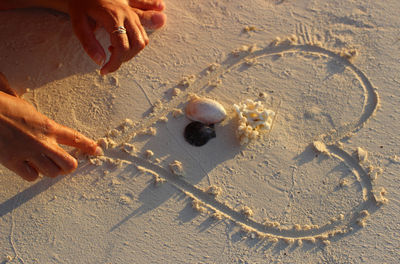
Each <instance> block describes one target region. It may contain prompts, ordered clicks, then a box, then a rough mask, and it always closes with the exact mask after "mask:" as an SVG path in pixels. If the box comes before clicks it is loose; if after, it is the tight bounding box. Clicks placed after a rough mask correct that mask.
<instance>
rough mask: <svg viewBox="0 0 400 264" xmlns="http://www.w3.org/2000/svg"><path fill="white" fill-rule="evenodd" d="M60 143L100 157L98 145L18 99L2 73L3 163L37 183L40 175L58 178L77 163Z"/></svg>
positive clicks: (0, 137) (0, 131) (0, 158)
mask: <svg viewBox="0 0 400 264" xmlns="http://www.w3.org/2000/svg"><path fill="white" fill-rule="evenodd" d="M58 144H64V145H69V146H73V147H77V148H79V149H81V150H83V151H84V152H86V153H88V154H91V155H100V154H101V153H102V151H101V149H100V148H99V147H98V146H97V144H96V142H94V141H93V140H91V139H89V138H87V137H85V136H84V135H82V134H80V133H79V132H77V131H75V130H73V129H71V128H68V127H65V126H62V125H60V124H57V123H56V122H54V121H53V120H51V119H49V118H47V117H46V116H44V115H43V114H41V113H39V112H38V111H36V109H35V108H34V107H33V106H32V105H31V104H29V103H28V102H26V101H25V100H23V99H21V98H19V96H18V95H17V93H16V92H15V91H14V90H13V89H12V88H11V87H10V86H9V84H8V82H7V80H6V78H5V77H4V75H2V74H1V73H0V163H2V164H3V165H4V166H5V167H7V168H8V169H10V170H12V171H14V172H15V173H17V174H19V175H20V176H21V177H22V178H23V179H25V180H28V181H34V180H35V179H37V177H38V174H39V173H41V174H43V175H45V176H48V177H55V176H57V175H59V174H65V173H69V172H71V171H73V170H74V169H76V167H77V166H78V163H77V161H76V160H75V159H74V158H73V157H72V156H71V155H70V154H68V153H67V152H66V151H65V150H64V149H62V148H61V147H60V146H59V145H58Z"/></svg>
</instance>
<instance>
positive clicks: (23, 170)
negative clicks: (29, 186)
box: [10, 161, 39, 182]
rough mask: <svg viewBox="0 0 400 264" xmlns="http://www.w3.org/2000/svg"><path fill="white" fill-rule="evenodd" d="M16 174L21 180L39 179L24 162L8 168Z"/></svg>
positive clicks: (35, 171) (34, 170)
mask: <svg viewBox="0 0 400 264" xmlns="http://www.w3.org/2000/svg"><path fill="white" fill-rule="evenodd" d="M10 169H11V170H12V171H14V172H15V173H17V174H18V175H19V176H21V177H22V179H24V180H26V181H30V182H31V181H34V180H36V179H37V178H38V177H39V173H38V171H37V170H36V169H35V168H34V167H32V166H31V165H30V164H29V163H28V162H26V161H24V162H21V163H19V164H17V165H16V166H15V167H14V168H10Z"/></svg>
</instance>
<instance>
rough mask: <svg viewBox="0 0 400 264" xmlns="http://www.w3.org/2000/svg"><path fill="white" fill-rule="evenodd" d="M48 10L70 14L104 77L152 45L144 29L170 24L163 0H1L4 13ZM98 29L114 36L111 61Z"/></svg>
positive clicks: (82, 41) (84, 44)
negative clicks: (28, 9) (28, 8)
mask: <svg viewBox="0 0 400 264" xmlns="http://www.w3.org/2000/svg"><path fill="white" fill-rule="evenodd" d="M27 7H44V8H51V9H55V10H58V11H61V12H66V13H69V15H70V17H71V22H72V26H73V28H74V31H75V34H76V36H77V37H78V39H79V40H80V42H81V43H82V46H83V48H84V49H85V51H86V52H87V54H88V55H89V56H90V57H91V58H92V59H93V60H94V61H95V62H96V63H97V64H98V65H100V66H102V68H101V71H100V72H101V74H103V75H104V74H107V73H110V72H114V71H116V70H117V69H118V68H119V67H120V66H121V64H122V63H123V62H125V61H128V60H130V59H132V58H133V57H134V56H135V55H136V54H138V53H139V52H140V51H141V50H142V49H144V47H145V46H146V45H147V44H148V43H149V38H148V36H147V33H146V31H145V30H144V27H146V28H149V29H157V28H160V27H162V26H163V25H164V24H165V22H166V16H165V14H164V13H163V12H162V11H163V10H164V8H165V5H164V2H163V0H23V1H19V0H18V1H16V0H0V10H6V9H15V8H27ZM98 26H101V27H104V28H105V29H106V31H107V32H108V33H109V34H110V41H111V46H110V47H109V48H108V49H109V51H110V52H111V56H110V59H109V60H108V62H106V63H105V64H104V62H105V60H106V53H105V51H104V49H103V47H102V46H101V45H100V43H99V41H98V40H97V39H96V37H95V35H94V31H95V30H96V28H97V27H98Z"/></svg>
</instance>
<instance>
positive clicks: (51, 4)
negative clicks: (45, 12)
mask: <svg viewBox="0 0 400 264" xmlns="http://www.w3.org/2000/svg"><path fill="white" fill-rule="evenodd" d="M30 7H42V8H50V9H54V10H57V11H60V12H64V13H67V11H68V0H0V10H7V9H18V8H30Z"/></svg>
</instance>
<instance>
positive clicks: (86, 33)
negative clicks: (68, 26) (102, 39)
mask: <svg viewBox="0 0 400 264" xmlns="http://www.w3.org/2000/svg"><path fill="white" fill-rule="evenodd" d="M71 22H72V26H73V28H74V32H75V34H76V36H77V37H78V39H79V41H80V42H81V43H82V46H83V48H84V49H85V51H86V53H87V54H88V55H89V56H90V58H92V60H93V61H94V62H95V63H96V64H98V65H100V66H101V65H103V63H104V61H105V59H106V54H105V52H104V49H103V48H102V46H101V45H100V43H99V41H98V40H97V39H96V36H95V35H94V30H93V25H92V24H91V23H90V21H89V18H88V17H87V16H85V15H84V14H76V13H74V12H71Z"/></svg>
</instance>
